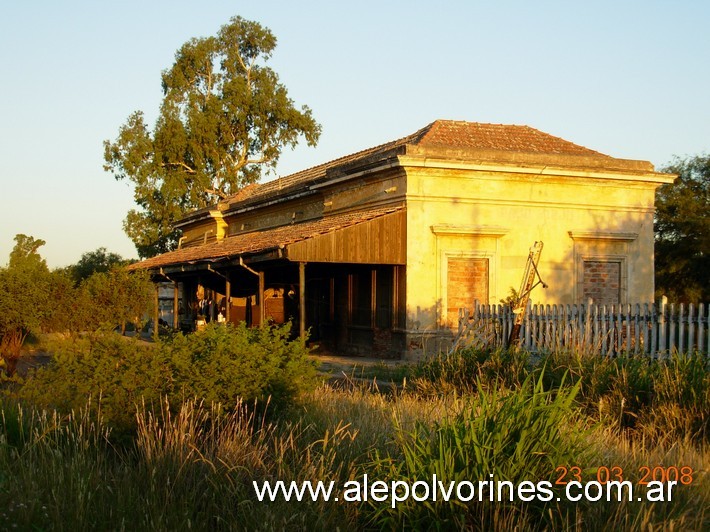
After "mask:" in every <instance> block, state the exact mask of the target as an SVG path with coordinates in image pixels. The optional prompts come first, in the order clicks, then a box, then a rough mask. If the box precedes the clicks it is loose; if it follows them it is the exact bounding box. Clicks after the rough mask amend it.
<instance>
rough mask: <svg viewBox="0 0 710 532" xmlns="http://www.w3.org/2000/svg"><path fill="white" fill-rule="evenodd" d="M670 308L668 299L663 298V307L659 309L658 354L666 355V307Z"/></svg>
mask: <svg viewBox="0 0 710 532" xmlns="http://www.w3.org/2000/svg"><path fill="white" fill-rule="evenodd" d="M667 306H668V298H667V297H666V296H662V297H661V305H660V308H659V309H658V353H659V354H660V353H665V351H666V349H667V347H666V344H667V342H666V340H667V338H666V307H667Z"/></svg>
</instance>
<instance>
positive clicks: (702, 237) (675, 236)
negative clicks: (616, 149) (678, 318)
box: [655, 155, 710, 303]
mask: <svg viewBox="0 0 710 532" xmlns="http://www.w3.org/2000/svg"><path fill="white" fill-rule="evenodd" d="M664 171H666V172H672V173H674V174H678V179H677V181H676V182H675V183H673V184H669V185H663V186H662V187H660V188H659V189H658V193H657V197H656V221H655V230H656V253H655V255H656V292H657V295H662V294H665V295H667V296H669V297H670V298H672V299H673V300H674V301H678V302H686V303H692V302H696V303H697V302H700V301H710V156H708V155H697V156H695V157H689V158H686V159H679V158H676V159H675V161H673V163H672V164H670V165H669V166H668V167H666V168H665V169H664Z"/></svg>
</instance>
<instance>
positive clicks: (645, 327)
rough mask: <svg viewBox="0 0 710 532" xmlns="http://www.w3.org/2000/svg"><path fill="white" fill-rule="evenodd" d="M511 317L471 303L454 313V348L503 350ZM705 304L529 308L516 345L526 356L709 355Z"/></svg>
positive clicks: (505, 310)
mask: <svg viewBox="0 0 710 532" xmlns="http://www.w3.org/2000/svg"><path fill="white" fill-rule="evenodd" d="M513 322H514V314H513V313H512V311H511V309H510V307H508V306H504V305H481V304H479V303H478V302H476V303H475V307H474V308H473V309H472V310H468V309H460V310H459V323H458V333H459V336H462V335H465V336H466V338H462V341H461V342H460V343H459V345H461V346H463V345H475V346H477V347H504V346H506V345H507V342H508V337H509V336H510V331H511V329H512V327H513ZM709 324H710V305H705V304H702V303H701V304H699V305H683V304H680V305H674V304H668V302H667V300H666V298H662V299H661V301H659V302H658V303H657V304H636V305H596V304H594V303H592V302H588V303H586V304H580V305H532V306H528V309H527V311H526V315H525V318H524V321H523V326H522V329H521V331H520V338H519V342H520V346H521V347H522V348H523V349H526V350H528V351H531V352H541V351H552V350H560V349H566V350H577V351H580V352H585V353H597V354H601V355H606V356H616V355H621V354H634V355H648V356H653V357H657V356H663V355H666V354H669V353H676V352H677V353H691V352H701V353H703V354H705V355H706V356H710V326H709Z"/></svg>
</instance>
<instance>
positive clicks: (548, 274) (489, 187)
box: [407, 163, 659, 349]
mask: <svg viewBox="0 0 710 532" xmlns="http://www.w3.org/2000/svg"><path fill="white" fill-rule="evenodd" d="M541 170H544V169H542V168H541ZM524 171H525V173H521V172H520V171H519V170H518V169H516V168H501V167H498V168H491V169H482V168H481V167H478V168H476V169H465V168H459V169H443V168H430V167H427V165H426V163H424V164H421V165H419V164H417V165H412V166H410V167H408V170H407V238H408V241H407V329H408V331H409V332H411V333H412V335H413V337H416V336H417V335H419V337H421V338H425V341H424V342H423V343H424V344H426V337H427V336H430V335H432V334H433V333H436V331H440V330H441V329H442V328H446V327H447V326H449V327H451V326H455V324H456V321H457V316H451V315H449V314H451V312H447V303H448V304H451V301H453V300H455V298H451V297H449V294H448V290H449V289H451V287H452V283H453V286H454V289H456V286H455V282H454V281H450V280H449V279H448V278H447V271H448V262H449V261H451V260H454V261H457V260H460V259H464V258H470V259H472V260H473V259H487V260H488V265H489V269H488V271H489V279H488V290H487V294H488V301H484V302H483V303H499V302H500V300H501V299H503V298H505V297H506V296H508V295H509V293H510V289H511V288H514V289H515V290H518V289H519V287H520V283H521V280H522V275H523V271H524V268H525V264H526V260H527V255H528V251H529V249H530V246H532V245H533V243H534V242H535V241H539V240H542V241H543V242H544V250H543V252H542V256H541V260H540V264H539V270H540V274H541V275H542V278H543V280H544V281H545V282H546V283H547V284H548V285H549V287H548V288H547V289H543V288H542V287H537V288H536V289H535V290H534V292H533V294H532V298H531V299H532V301H533V302H534V303H576V302H580V301H581V300H582V298H583V297H584V287H583V281H584V275H585V274H584V272H585V270H584V266H583V265H584V262H585V261H590V260H599V261H613V262H618V265H619V268H618V270H619V271H620V280H619V282H620V287H619V296H620V300H621V302H622V303H636V302H650V301H652V299H653V291H654V283H653V208H654V206H653V205H654V192H655V188H656V186H658V184H659V183H655V182H653V181H652V180H651V181H645V182H644V180H643V179H645V178H644V177H643V176H638V175H636V176H634V175H628V174H621V173H619V174H617V175H613V174H609V173H605V174H595V173H593V172H587V173H585V174H583V175H567V176H565V175H549V174H548V175H544V174H542V175H541V174H535V173H530V171H529V170H527V169H526V170H524ZM556 173H560V172H556ZM648 179H652V178H651V177H649V178H648ZM473 263H474V262H471V264H473ZM589 271H590V270H589V269H587V272H589ZM587 275H588V277H587V282H590V280H589V273H587ZM481 293H484V292H481ZM470 304H471V306H472V305H473V301H471V302H470ZM417 343H421V342H417V341H414V342H412V347H413V348H415V349H416V348H417V347H418V346H417V345H416V344H417ZM423 347H424V348H426V345H423ZM430 347H431V346H430Z"/></svg>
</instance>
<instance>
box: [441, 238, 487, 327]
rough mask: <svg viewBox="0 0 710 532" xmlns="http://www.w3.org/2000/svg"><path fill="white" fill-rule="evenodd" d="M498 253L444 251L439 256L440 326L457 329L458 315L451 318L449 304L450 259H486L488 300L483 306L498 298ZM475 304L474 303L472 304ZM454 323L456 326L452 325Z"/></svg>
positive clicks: (483, 302)
mask: <svg viewBox="0 0 710 532" xmlns="http://www.w3.org/2000/svg"><path fill="white" fill-rule="evenodd" d="M496 256H497V255H496V253H495V252H492V251H485V250H476V251H466V250H451V249H449V250H442V251H441V252H440V256H439V283H438V285H439V293H438V294H437V300H438V307H439V312H438V314H439V325H440V327H442V328H446V329H448V328H451V327H452V326H453V327H456V324H457V322H458V314H456V316H449V315H448V314H449V312H448V308H447V302H448V300H449V260H450V259H485V260H487V261H488V299H489V301H481V304H488V303H489V302H490V299H491V298H494V297H496V293H495V292H496V290H495V287H496V286H497V285H496V271H497V269H498V265H497V263H496ZM471 303H472V304H473V302H471ZM451 323H453V324H454V325H450V324H451Z"/></svg>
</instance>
